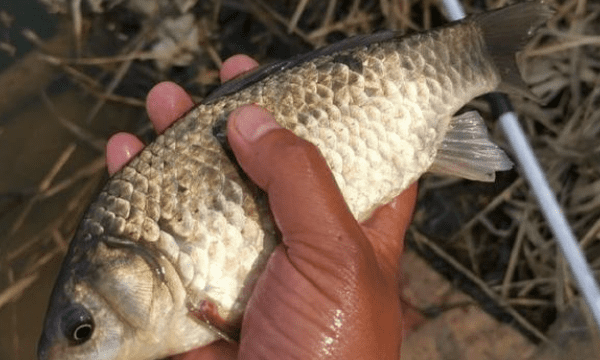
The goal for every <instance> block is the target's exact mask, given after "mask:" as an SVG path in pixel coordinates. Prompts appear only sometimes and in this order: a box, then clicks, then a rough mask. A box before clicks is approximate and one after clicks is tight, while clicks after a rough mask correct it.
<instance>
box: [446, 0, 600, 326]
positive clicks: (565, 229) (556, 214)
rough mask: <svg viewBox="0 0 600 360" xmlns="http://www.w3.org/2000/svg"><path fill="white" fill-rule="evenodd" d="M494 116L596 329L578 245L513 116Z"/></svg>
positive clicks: (599, 322) (593, 293) (452, 7)
mask: <svg viewBox="0 0 600 360" xmlns="http://www.w3.org/2000/svg"><path fill="white" fill-rule="evenodd" d="M442 3H443V5H444V9H445V10H446V13H447V16H448V18H449V19H450V20H452V21H454V20H460V19H462V18H463V17H465V12H464V10H463V8H462V5H461V4H460V3H459V2H458V0H442ZM494 101H499V102H508V99H505V98H504V97H503V96H497V97H494ZM499 108H502V109H511V106H510V104H508V103H506V104H500V106H499ZM498 116H499V121H500V126H501V127H502V130H503V131H504V136H506V138H507V140H508V142H509V144H510V146H511V147H512V148H513V150H514V152H515V156H516V158H517V159H516V160H517V163H518V164H519V167H520V169H521V173H522V174H523V175H524V176H525V179H526V180H527V182H528V183H529V188H530V189H531V190H532V191H533V194H534V195H535V198H536V200H537V202H538V204H539V206H540V209H541V210H542V213H543V214H544V217H545V218H546V221H547V222H548V225H549V226H550V229H551V230H552V233H553V234H554V237H555V238H556V242H557V243H558V245H559V248H560V250H561V251H562V253H563V256H564V257H565V259H566V260H567V263H568V264H569V268H570V269H571V272H572V274H573V278H574V279H575V281H576V282H577V285H578V286H579V290H580V291H581V293H582V294H583V298H584V299H585V302H586V303H587V305H588V307H589V309H590V312H591V314H592V316H593V318H594V321H595V322H596V326H597V327H598V329H600V290H598V284H597V283H596V280H595V279H594V275H593V273H592V270H591V268H590V266H589V264H588V263H587V260H586V259H585V256H584V255H583V252H582V251H581V249H580V248H579V244H578V242H577V240H576V239H575V236H574V235H573V231H572V230H571V227H570V226H569V223H568V222H567V219H566V218H565V216H564V214H563V211H562V209H561V208H560V206H559V205H558V202H557V201H556V196H555V195H554V193H553V192H552V189H551V188H550V185H549V184H548V181H547V180H546V177H545V175H544V173H543V171H542V168H541V167H540V164H539V163H538V161H537V158H536V157H535V155H534V153H533V150H532V149H531V146H530V145H529V143H528V142H527V138H526V137H525V134H524V133H523V129H522V128H521V125H520V124H519V121H518V119H517V116H516V115H515V113H514V112H512V111H510V110H509V111H506V112H504V113H502V114H498Z"/></svg>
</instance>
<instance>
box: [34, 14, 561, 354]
mask: <svg viewBox="0 0 600 360" xmlns="http://www.w3.org/2000/svg"><path fill="white" fill-rule="evenodd" d="M551 14H552V10H551V9H549V8H548V6H546V5H543V4H540V3H537V2H524V3H519V4H516V5H511V6H508V7H506V8H503V9H500V10H496V11H491V12H485V13H482V14H478V15H474V16H471V17H468V18H466V19H464V20H462V21H458V22H453V23H450V24H448V25H446V26H443V27H440V28H436V29H432V30H429V31H424V32H419V33H414V34H410V35H403V34H400V33H398V32H396V31H383V32H379V33H374V34H369V35H362V36H357V37H353V38H349V39H347V40H344V41H342V42H339V43H335V44H333V45H330V46H328V47H324V48H322V49H317V50H315V51H312V52H309V53H307V54H304V55H299V56H296V57H294V58H291V59H288V60H283V61H280V62H275V63H273V64H270V65H267V66H265V67H263V68H261V69H259V70H256V71H254V72H251V73H249V74H247V75H245V76H243V77H241V78H238V79H234V80H232V81H230V82H227V83H225V84H223V85H222V86H221V87H220V88H218V89H217V90H216V91H215V92H213V93H212V94H211V95H209V96H208V97H207V98H206V99H204V101H203V102H202V103H200V104H199V105H197V106H195V107H194V108H193V109H192V110H191V111H189V112H188V113H187V114H185V115H184V116H182V117H181V118H180V119H179V120H178V121H177V122H176V123H175V124H174V125H172V126H171V127H170V128H168V129H167V130H166V131H165V132H164V133H163V134H162V135H159V136H158V137H157V138H156V140H155V141H154V142H152V143H151V144H149V145H148V146H147V147H145V148H144V149H143V150H142V151H141V153H139V154H138V155H137V156H136V157H135V158H133V159H132V160H131V161H130V162H129V163H128V164H127V165H126V166H125V167H124V168H123V169H122V170H120V171H119V172H117V173H116V174H114V175H113V176H112V177H111V178H110V179H109V181H108V182H107V184H106V185H105V186H104V187H103V189H102V190H101V192H100V193H99V195H98V197H97V199H96V200H95V201H93V202H92V203H91V205H90V206H89V208H88V210H87V211H86V212H85V214H84V216H83V219H82V220H81V223H80V225H79V227H78V229H77V230H76V232H75V235H74V237H73V239H72V241H71V243H70V246H69V249H68V252H67V254H66V256H65V259H64V261H63V264H62V267H61V270H60V272H59V274H58V277H57V280H56V283H55V286H54V289H53V291H52V294H51V297H50V302H49V306H48V311H47V314H46V318H45V320H44V324H43V330H42V335H41V337H40V341H39V344H38V358H39V359H40V360H54V359H61V360H65V359H66V360H75V359H93V360H111V359H130V360H144V359H158V358H163V357H166V356H170V355H173V354H177V353H182V352H185V351H188V350H190V349H193V348H197V347H200V346H203V345H207V344H209V343H211V342H213V341H215V340H217V339H229V340H231V341H235V340H236V337H237V336H239V326H240V324H241V319H242V317H243V314H244V309H245V306H246V303H247V302H248V299H249V297H250V296H251V294H252V291H253V287H254V284H255V283H256V281H257V279H258V278H259V276H260V274H261V272H262V270H263V269H264V267H265V264H266V262H267V261H268V259H269V256H270V254H271V253H272V251H273V249H274V248H275V246H277V244H278V243H279V241H280V239H279V233H278V231H277V228H276V226H275V225H274V223H273V221H272V218H271V216H270V214H269V209H268V204H267V201H266V195H265V194H264V193H263V192H262V191H261V190H260V189H258V187H257V186H256V185H254V184H253V183H252V182H251V181H250V180H249V179H248V177H247V176H246V175H245V174H244V173H243V171H242V170H241V168H240V167H239V165H238V164H237V163H236V162H235V158H234V157H233V155H232V153H231V150H230V148H229V147H228V145H227V141H226V133H225V132H226V124H227V116H228V115H229V113H231V111H233V110H234V109H236V108H237V107H239V106H241V105H244V104H248V103H254V104H257V105H260V106H262V107H264V108H266V109H268V110H269V111H270V112H271V113H272V114H273V116H274V117H275V119H276V120H277V121H278V122H279V123H280V124H281V125H282V126H283V127H285V128H287V129H289V130H291V131H293V132H294V133H295V134H296V135H298V136H299V137H301V138H304V139H306V140H308V141H310V142H311V143H313V144H314V145H316V146H317V147H318V149H319V150H320V152H321V154H322V155H323V157H324V158H325V160H326V161H327V164H328V166H329V167H330V169H331V172H332V174H333V176H334V178H335V181H336V183H337V185H338V187H339V189H340V191H341V193H342V195H343V196H344V199H345V201H346V203H347V205H348V208H349V209H350V211H351V212H352V214H353V215H354V216H355V217H356V219H357V220H358V221H363V220H365V219H367V218H368V217H369V216H370V214H371V213H372V212H373V210H374V209H376V208H377V207H379V206H381V205H383V204H385V203H387V202H389V201H390V200H391V199H392V198H394V197H395V196H397V195H398V194H400V193H401V192H402V191H403V190H404V189H406V188H407V187H408V186H409V185H410V184H411V183H413V182H415V181H417V180H418V179H419V177H420V176H421V175H422V174H424V173H425V172H427V171H434V172H439V173H444V174H451V175H454V176H461V177H464V178H467V179H473V180H481V181H493V180H494V176H495V172H496V171H503V170H507V169H509V168H510V167H511V166H512V163H511V162H510V159H509V158H508V156H507V155H506V154H505V153H504V152H503V151H502V150H501V149H500V148H499V147H498V146H497V145H495V144H493V143H492V142H491V141H490V140H489V138H488V134H487V130H486V126H485V124H484V122H483V120H482V118H481V117H480V116H479V114H478V113H477V112H466V113H463V114H460V115H455V114H456V113H457V111H459V110H460V109H461V108H462V107H463V106H464V105H465V104H466V103H468V102H469V101H470V100H472V99H473V98H475V97H477V96H479V95H482V94H484V93H487V92H490V91H493V90H495V89H497V88H499V87H500V88H502V86H503V85H508V88H510V87H513V88H523V87H524V86H525V85H524V84H523V82H522V80H521V79H520V76H519V72H518V71H519V70H518V67H517V64H516V61H515V54H516V53H517V52H518V51H520V50H521V49H522V47H523V45H524V42H525V41H526V40H527V39H528V38H529V37H530V36H531V35H532V34H533V31H534V30H535V29H536V27H538V26H540V25H541V24H543V23H544V22H545V21H546V20H547V19H548V18H549V17H550V16H551Z"/></svg>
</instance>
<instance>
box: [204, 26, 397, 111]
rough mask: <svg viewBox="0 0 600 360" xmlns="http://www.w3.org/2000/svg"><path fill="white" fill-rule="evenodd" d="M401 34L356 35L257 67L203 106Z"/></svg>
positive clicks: (208, 97)
mask: <svg viewBox="0 0 600 360" xmlns="http://www.w3.org/2000/svg"><path fill="white" fill-rule="evenodd" d="M400 36H401V34H400V33H399V32H397V31H392V30H386V31H381V32H377V33H375V34H368V35H358V36H354V37H351V38H348V39H345V40H342V41H339V42H336V43H334V44H331V45H328V46H325V47H322V48H320V49H316V50H313V51H310V52H307V53H305V54H300V55H297V56H294V57H292V58H290V59H286V60H280V61H276V62H273V63H271V64H267V65H264V66H261V67H259V68H258V69H255V70H252V71H250V72H248V73H246V74H244V75H242V76H241V77H238V78H235V79H232V80H230V81H228V82H226V83H224V84H223V85H221V86H219V87H218V88H217V89H216V90H215V91H213V92H212V93H210V94H209V95H208V96H207V97H206V98H204V99H203V100H202V103H203V104H208V103H211V102H213V101H215V100H217V99H219V98H220V97H223V96H226V95H229V94H233V93H235V92H238V91H240V90H242V89H245V88H247V87H248V86H250V85H252V84H254V83H256V82H258V81H261V80H262V79H264V78H266V77H267V76H269V75H271V74H274V73H276V72H279V71H284V70H287V69H290V68H293V67H295V66H298V65H301V64H303V63H305V62H308V61H312V60H314V59H316V58H318V57H321V56H325V55H334V54H336V53H338V52H342V51H345V50H349V49H353V48H356V47H359V46H368V45H371V44H375V43H379V42H383V41H388V40H391V39H394V38H397V37H400Z"/></svg>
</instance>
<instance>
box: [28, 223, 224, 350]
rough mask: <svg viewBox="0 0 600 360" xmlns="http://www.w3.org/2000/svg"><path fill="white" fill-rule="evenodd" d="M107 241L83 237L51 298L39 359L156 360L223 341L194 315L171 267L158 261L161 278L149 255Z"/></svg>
mask: <svg viewBox="0 0 600 360" xmlns="http://www.w3.org/2000/svg"><path fill="white" fill-rule="evenodd" d="M103 236H106V235H101V236H99V237H98V238H97V239H91V238H90V235H89V234H82V235H81V237H78V234H76V236H75V238H74V240H73V242H72V245H71V247H70V248H69V252H68V254H67V256H66V258H65V261H64V263H63V266H62V268H61V271H60V273H59V276H58V279H57V281H56V284H55V287H54V290H53V292H52V295H51V299H50V304H49V307H48V311H47V314H46V319H45V323H44V328H43V331H42V336H41V338H40V341H39V344H38V359H39V360H55V359H61V360H79V359H91V360H112V359H131V360H136V359H153V358H161V357H164V356H168V355H173V354H177V353H180V352H184V351H187V350H189V349H192V348H194V347H198V346H201V345H205V344H207V343H209V342H211V341H213V340H215V339H216V335H215V334H214V333H213V332H211V331H210V330H208V329H207V328H206V327H205V326H202V324H199V323H198V321H197V320H196V319H194V318H193V317H192V316H190V315H189V312H188V310H187V307H186V292H185V288H184V287H183V285H182V284H181V280H180V279H179V276H178V275H177V272H176V271H175V270H174V268H173V267H172V266H169V263H168V262H166V261H162V260H161V259H160V256H157V259H159V260H157V261H161V262H160V264H161V266H162V265H164V266H163V270H164V274H163V275H164V276H163V278H161V277H159V276H157V275H156V272H155V269H154V268H153V267H152V264H149V263H148V261H146V259H145V258H144V256H140V255H139V253H136V251H132V250H131V249H129V248H119V247H114V246H109V245H107V243H109V241H106V239H105V238H103ZM113 241H114V238H113Z"/></svg>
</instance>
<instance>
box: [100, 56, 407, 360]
mask: <svg viewBox="0 0 600 360" xmlns="http://www.w3.org/2000/svg"><path fill="white" fill-rule="evenodd" d="M256 66H258V64H257V63H256V61H254V60H252V59H250V58H248V57H246V56H244V55H236V56H234V57H232V58H230V59H228V60H227V61H226V62H225V63H224V64H223V67H222V68H221V71H220V76H221V80H222V81H227V80H229V79H231V78H233V77H235V76H237V75H239V74H241V73H243V72H245V71H248V70H250V69H253V68H254V67H256ZM192 106H193V102H192V100H191V98H190V97H189V96H188V95H187V94H186V93H185V91H184V90H183V89H182V88H180V87H179V86H177V85H176V84H173V83H169V82H164V83H160V84H158V85H156V86H155V87H154V88H153V89H152V90H151V91H150V93H149V94H148V97H147V100H146V108H147V110H148V114H149V116H150V119H151V120H152V123H153V124H154V127H155V128H156V130H157V132H159V133H160V132H162V131H164V130H165V129H166V128H167V127H168V126H169V124H171V123H172V122H173V121H175V120H176V119H177V118H179V117H180V116H181V115H182V114H184V113H185V112H186V111H187V110H188V109H189V108H191V107H192ZM228 140H229V143H230V144H231V147H232V149H233V151H234V153H235V155H236V158H237V160H238V162H239V163H240V165H241V166H242V168H243V169H244V171H245V172H246V173H247V174H248V175H249V176H250V178H251V179H252V180H253V181H254V182H255V183H256V184H257V185H259V186H260V187H261V188H262V189H264V190H265V191H266V192H267V193H268V196H269V203H270V206H271V210H272V212H273V216H274V219H275V221H276V223H277V225H278V227H279V229H280V230H281V233H282V235H283V244H282V245H280V246H279V247H278V248H277V249H276V250H275V252H274V253H273V256H272V257H271V259H270V260H269V264H268V266H267V269H266V270H265V272H264V273H263V274H262V276H261V278H260V279H259V281H258V284H257V286H256V289H255V291H254V293H253V295H252V297H251V299H250V301H249V303H248V307H247V309H246V312H245V316H244V320H243V324H242V332H241V341H240V343H239V344H231V343H227V342H224V341H218V342H216V343H213V344H211V345H209V346H206V347H204V348H201V349H197V350H194V351H191V352H189V353H186V354H182V355H177V356H175V357H173V359H177V360H200V359H202V360H206V359H234V358H238V357H239V358H242V359H254V358H269V359H278V358H292V357H297V358H300V359H351V358H352V359H398V358H399V356H400V345H401V340H402V312H401V305H400V280H399V268H400V266H399V265H400V263H399V262H400V255H401V253H402V249H403V242H404V235H405V232H406V229H407V227H408V225H409V224H410V221H411V219H412V213H413V209H414V204H415V201H416V185H412V186H411V187H409V188H408V189H407V190H406V191H404V192H403V193H402V194H401V195H399V196H398V197H396V198H395V199H394V200H393V201H392V202H391V203H389V204H388V205H385V206H382V207H381V208H379V209H377V210H376V211H375V212H374V214H373V216H372V217H371V218H370V219H369V220H367V221H365V222H363V223H360V224H359V223H358V222H357V221H356V220H355V219H354V218H353V216H352V214H351V213H350V212H349V211H348V209H347V206H346V204H345V202H344V199H343V198H342V195H341V194H340V192H339V190H338V188H337V186H336V184H335V182H334V180H333V176H332V175H331V173H330V171H329V168H328V167H327V165H326V163H325V161H324V159H323V158H322V157H321V155H320V153H319V151H318V150H317V148H316V147H314V146H313V145H311V144H310V143H308V142H306V141H304V140H302V139H300V138H298V137H296V136H295V135H294V134H293V133H292V132H290V131H288V130H285V129H282V128H280V127H279V125H278V124H277V123H276V122H275V121H274V119H273V117H272V116H271V115H270V114H269V113H268V112H267V111H266V110H264V109H263V108H260V107H258V106H256V105H246V106H243V107H240V108H238V109H237V110H235V111H234V112H232V114H231V115H230V117H229V123H228ZM143 146H144V145H143V144H142V143H141V142H140V141H139V140H138V139H137V138H136V137H134V136H133V135H131V134H126V133H120V134H117V135H114V136H113V137H112V138H111V139H110V140H109V142H108V145H107V165H108V169H109V172H110V173H114V172H116V171H118V169H120V168H121V167H122V166H123V165H124V164H125V163H127V161H129V159H131V158H132V157H133V156H135V154H137V153H138V152H139V151H140V150H141V149H142V148H143Z"/></svg>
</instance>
